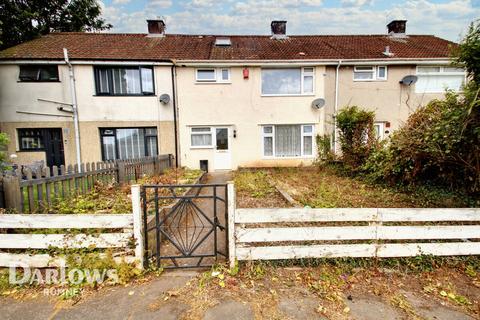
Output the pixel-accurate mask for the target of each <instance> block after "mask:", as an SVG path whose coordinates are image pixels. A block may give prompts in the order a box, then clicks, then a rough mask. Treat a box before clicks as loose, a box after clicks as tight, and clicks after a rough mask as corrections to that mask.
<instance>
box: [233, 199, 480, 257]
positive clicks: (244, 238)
mask: <svg viewBox="0 0 480 320" xmlns="http://www.w3.org/2000/svg"><path fill="white" fill-rule="evenodd" d="M230 194H233V192H230V193H229V197H234V196H232V195H230ZM229 201H230V200H229ZM229 205H230V206H229V223H228V225H229V228H234V232H233V233H229V234H231V235H230V236H229V243H230V244H231V243H232V242H233V243H234V246H233V247H232V246H231V245H230V246H229V248H230V249H229V250H230V252H233V254H232V253H230V261H232V260H233V261H234V259H238V260H257V259H265V260H274V259H300V258H328V257H410V256H416V255H422V254H431V255H438V256H445V255H478V254H480V209H479V208H456V209H455V208H448V209H444V208H422V209H410V208H403V209H384V208H334V209H330V208H328V209H307V208H282V209H264V208H258V209H236V208H235V206H234V204H230V203H229ZM292 223H297V224H296V225H294V226H291V224H292ZM298 223H300V225H298ZM305 223H308V224H307V225H306V226H305ZM251 224H254V226H251ZM272 224H273V226H272ZM277 224H279V225H277ZM285 224H287V226H285ZM312 224H313V225H312ZM318 224H320V225H318ZM312 241H314V242H315V243H312ZM275 243H279V244H278V245H277V244H275Z"/></svg>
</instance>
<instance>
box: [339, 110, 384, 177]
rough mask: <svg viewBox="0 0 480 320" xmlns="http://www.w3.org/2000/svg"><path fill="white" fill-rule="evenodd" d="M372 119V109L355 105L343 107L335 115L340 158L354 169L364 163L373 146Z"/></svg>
mask: <svg viewBox="0 0 480 320" xmlns="http://www.w3.org/2000/svg"><path fill="white" fill-rule="evenodd" d="M374 119H375V113H374V112H373V111H365V110H361V109H360V108H358V107H357V106H351V107H347V108H344V109H342V110H341V111H340V112H339V113H338V115H337V118H336V121H337V128H338V129H339V131H340V134H339V140H340V146H341V149H342V159H343V161H344V163H345V165H346V166H347V167H349V168H350V169H353V170H354V171H355V170H356V169H357V168H358V167H360V166H361V165H362V164H364V162H365V160H366V159H367V158H368V156H369V155H370V153H371V152H372V151H373V149H374V148H375V145H376V141H377V139H376V136H375V131H374V128H373V121H374Z"/></svg>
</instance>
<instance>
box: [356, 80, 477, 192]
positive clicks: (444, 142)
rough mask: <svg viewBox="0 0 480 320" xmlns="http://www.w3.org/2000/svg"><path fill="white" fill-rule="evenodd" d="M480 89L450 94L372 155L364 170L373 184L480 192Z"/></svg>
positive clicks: (418, 112)
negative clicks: (424, 185) (428, 185)
mask: <svg viewBox="0 0 480 320" xmlns="http://www.w3.org/2000/svg"><path fill="white" fill-rule="evenodd" d="M478 92H479V88H478V87H477V86H476V85H475V84H474V82H471V83H470V84H469V85H468V86H467V87H466V88H465V89H464V94H463V95H459V94H457V93H453V92H447V93H446V94H445V99H443V100H433V101H431V102H430V103H429V104H428V105H426V106H424V107H421V108H419V109H417V110H416V111H415V112H414V113H413V114H412V115H411V116H410V117H409V118H408V120H407V122H406V124H405V125H404V126H403V127H402V128H400V129H399V130H397V131H395V132H394V133H393V135H392V136H391V139H390V142H389V143H388V144H387V145H385V146H383V147H380V148H378V149H376V150H375V151H374V152H372V153H371V154H370V156H369V158H368V159H367V161H366V162H365V164H364V165H363V166H362V170H363V171H364V172H366V173H368V174H369V176H370V177H371V178H372V179H377V180H378V179H384V180H387V181H390V182H394V183H402V184H411V183H431V182H433V183H434V184H438V185H444V186H447V187H454V188H461V189H464V190H466V191H468V192H472V193H476V192H479V191H480V104H479V99H478Z"/></svg>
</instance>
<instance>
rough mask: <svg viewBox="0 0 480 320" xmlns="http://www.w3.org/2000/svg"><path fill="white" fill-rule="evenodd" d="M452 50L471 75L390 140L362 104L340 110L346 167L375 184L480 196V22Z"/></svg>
mask: <svg viewBox="0 0 480 320" xmlns="http://www.w3.org/2000/svg"><path fill="white" fill-rule="evenodd" d="M452 52H453V54H454V62H453V63H454V65H455V66H459V67H462V68H465V70H466V71H467V74H468V77H467V79H468V82H467V83H466V84H465V86H464V87H463V91H462V92H459V93H456V92H453V91H446V93H445V96H444V98H443V99H437V100H433V101H431V102H430V103H429V104H427V105H426V106H422V107H419V108H418V109H417V110H416V111H415V112H414V113H413V114H411V115H410V117H409V118H408V120H407V121H406V123H405V124H404V125H403V126H402V127H401V128H400V129H398V130H396V131H395V132H393V133H392V134H391V135H390V137H389V138H388V139H387V140H385V141H378V140H377V139H376V137H375V133H374V131H373V123H374V120H375V115H374V113H373V112H370V111H365V110H362V109H361V108H359V107H357V106H349V107H346V108H344V109H342V110H341V111H340V112H339V114H338V115H337V118H336V121H337V128H338V130H339V143H340V146H341V151H342V155H341V156H340V160H342V163H343V166H342V168H343V169H344V170H345V172H347V173H349V174H352V175H360V176H362V177H364V178H366V179H367V180H369V181H371V182H376V183H378V182H382V183H384V182H386V183H388V184H391V185H401V186H415V185H434V186H440V187H442V188H445V189H448V190H460V191H462V192H464V193H465V194H469V195H473V196H475V197H478V196H479V195H480V99H479V97H480V70H479V61H478V60H479V57H480V22H479V21H477V22H475V23H473V24H472V25H471V27H470V30H469V33H468V35H467V36H466V37H465V39H464V40H463V41H462V42H461V43H460V45H459V46H458V48H456V49H455V50H453V51H452ZM319 139H320V141H321V138H319ZM319 147H320V148H319V156H321V157H323V158H326V157H325V147H324V146H323V144H320V145H319ZM327 158H328V157H327Z"/></svg>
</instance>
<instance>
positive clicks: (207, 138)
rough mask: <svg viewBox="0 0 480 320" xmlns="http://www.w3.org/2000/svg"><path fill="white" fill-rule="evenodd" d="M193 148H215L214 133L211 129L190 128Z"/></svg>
mask: <svg viewBox="0 0 480 320" xmlns="http://www.w3.org/2000/svg"><path fill="white" fill-rule="evenodd" d="M190 146H191V148H213V131H212V128H211V127H192V128H190Z"/></svg>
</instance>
